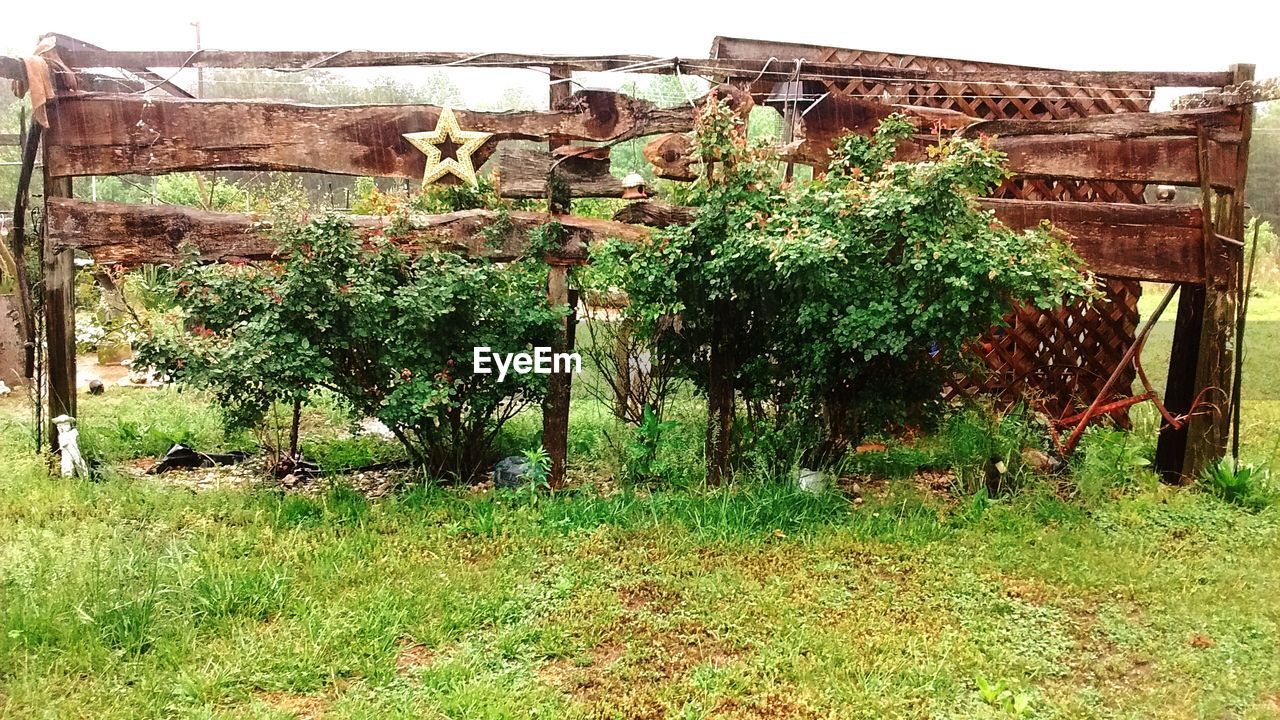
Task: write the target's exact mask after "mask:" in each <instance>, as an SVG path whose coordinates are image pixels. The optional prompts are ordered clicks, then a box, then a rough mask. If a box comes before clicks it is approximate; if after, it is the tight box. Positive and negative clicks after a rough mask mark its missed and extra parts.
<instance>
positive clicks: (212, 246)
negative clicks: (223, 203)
mask: <svg viewBox="0 0 1280 720" xmlns="http://www.w3.org/2000/svg"><path fill="white" fill-rule="evenodd" d="M350 219H351V221H352V223H353V224H354V225H355V226H356V229H357V232H358V233H359V234H360V235H361V236H363V237H373V236H377V235H385V233H386V232H387V230H388V227H389V225H390V219H389V218H385V217H372V216H351V218H350ZM553 219H554V220H555V221H557V222H559V223H561V224H562V225H564V227H565V230H566V234H567V239H566V240H565V242H564V244H563V247H562V248H561V249H560V250H558V251H557V252H555V253H553V255H552V258H553V259H555V260H557V261H560V262H564V263H578V262H584V261H586V259H587V252H588V247H589V246H590V245H591V244H592V243H596V242H600V241H603V240H604V239H606V238H610V237H616V238H619V239H622V240H627V241H630V242H640V241H642V240H644V239H645V238H647V237H648V235H649V231H648V229H647V228H644V227H637V226H634V225H627V224H624V223H620V222H614V221H610V220H599V219H595V218H583V217H577V216H573V215H564V216H556V217H554V218H553V217H552V216H549V215H546V214H544V213H535V212H523V211H512V212H510V213H508V214H507V215H506V218H505V219H503V218H502V217H500V216H499V214H498V213H496V212H494V211H491V210H463V211H459V212H454V213H448V214H444V215H422V216H414V217H413V218H412V219H411V225H412V229H411V230H409V231H408V232H407V233H405V234H404V235H401V236H398V237H394V238H392V240H393V241H394V242H395V243H396V244H397V245H399V246H401V247H402V248H404V249H406V250H410V251H412V250H414V249H422V250H427V249H430V250H440V251H448V252H457V253H460V254H463V255H467V256H471V257H477V258H486V259H489V260H494V261H505V260H512V259H514V258H516V257H519V256H520V255H522V254H523V253H524V252H525V251H526V250H527V249H528V245H529V241H528V233H529V231H530V230H532V229H534V228H536V227H539V226H541V225H545V224H546V223H547V222H549V221H551V220H553ZM507 220H509V221H510V222H509V223H508V222H506V221H507ZM498 222H502V223H503V224H506V225H507V228H506V230H505V232H504V233H503V234H502V236H501V237H500V238H496V239H494V238H490V237H487V234H486V233H485V232H484V231H485V229H486V228H489V227H491V226H492V225H494V224H495V223H498ZM47 223H48V228H49V236H50V238H51V249H52V250H54V251H58V250H63V249H67V248H76V249H81V250H84V251H85V252H87V253H89V254H90V255H91V256H92V257H93V258H94V259H95V260H96V261H98V262H100V263H105V264H114V265H122V266H126V267H135V266H138V265H142V264H144V263H161V264H163V263H170V264H171V263H176V262H180V261H181V260H182V259H184V257H186V256H187V250H188V248H190V249H192V250H195V251H196V252H197V254H198V256H199V258H200V260H202V261H206V262H226V261H237V260H264V259H271V258H275V257H277V256H278V252H279V251H278V248H277V246H276V244H275V243H274V242H272V241H271V240H270V239H269V238H268V237H267V236H266V231H267V230H269V229H270V224H269V223H267V222H264V221H263V220H262V219H261V218H258V217H255V216H253V215H242V214H239V213H221V212H206V211H203V210H195V209H192V208H185V207H177V206H168V205H131V204H122V203H108V202H96V203H95V202H87V201H84V200H73V199H69V198H56V199H54V198H51V199H50V200H49V203H48V219H47Z"/></svg>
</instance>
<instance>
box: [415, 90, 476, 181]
mask: <svg viewBox="0 0 1280 720" xmlns="http://www.w3.org/2000/svg"><path fill="white" fill-rule="evenodd" d="M491 137H493V135H492V134H491V133H485V132H475V131H471V130H463V129H462V128H461V127H459V126H458V118H456V117H454V115H453V110H452V109H450V108H447V107H446V108H442V109H441V110H440V118H439V119H438V120H436V129H435V130H431V131H430V132H415V133H405V134H404V139H405V140H408V141H409V143H410V144H412V145H413V146H414V147H416V148H418V149H419V150H421V151H422V152H423V154H425V155H426V156H427V169H426V172H424V173H423V175H422V184H423V185H430V184H431V183H433V182H435V181H437V180H439V179H440V178H442V177H444V176H445V175H453V176H454V177H456V178H459V179H460V180H462V181H463V182H466V183H469V184H470V185H473V186H474V185H476V184H477V183H478V180H477V179H476V168H475V164H474V163H472V161H471V156H472V155H473V154H474V153H475V152H476V150H479V149H480V146H481V145H484V144H485V142H486V141H487V140H488V139H489V138H491Z"/></svg>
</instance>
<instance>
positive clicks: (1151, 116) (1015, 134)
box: [645, 94, 1239, 189]
mask: <svg viewBox="0 0 1280 720" xmlns="http://www.w3.org/2000/svg"><path fill="white" fill-rule="evenodd" d="M894 112H901V110H900V109H898V108H895V107H893V106H889V105H884V104H881V103H876V102H870V101H867V100H860V99H856V98H848V97H843V96H839V95H834V94H832V95H828V96H827V97H824V98H823V99H822V100H821V101H819V102H818V103H816V104H815V105H814V106H813V107H812V108H811V109H810V110H809V111H808V112H806V113H805V114H804V115H802V116H801V118H800V127H799V132H798V138H797V140H796V141H795V142H793V143H790V144H789V145H787V146H786V147H785V148H784V149H783V157H785V158H786V159H787V160H789V161H791V162H799V163H804V164H808V165H813V166H815V167H824V166H825V165H826V163H827V159H828V157H829V153H830V151H831V149H832V148H833V147H834V146H835V142H836V140H837V139H838V138H839V137H841V136H843V135H846V134H848V133H850V132H857V133H860V134H864V135H866V134H869V133H871V132H873V131H874V129H875V127H876V126H877V125H879V123H880V122H881V121H882V120H884V118H886V117H888V116H889V115H890V114H892V113H894ZM904 114H905V115H906V116H907V118H908V119H909V120H910V121H912V122H913V123H914V124H915V125H916V127H917V129H918V131H920V134H919V135H917V136H916V137H915V138H914V139H913V140H912V141H910V142H907V143H903V145H902V146H900V151H899V154H898V159H899V160H921V159H924V158H925V157H926V154H925V152H924V151H925V149H926V148H927V147H928V146H929V145H932V144H934V143H936V141H937V137H938V136H937V135H935V134H932V133H931V132H929V131H930V130H932V129H933V128H934V127H939V128H945V127H946V126H947V125H948V124H950V125H952V126H955V124H956V123H957V122H958V120H960V119H963V118H964V116H962V115H958V114H952V115H947V116H944V117H934V116H931V115H928V114H922V113H918V112H915V111H913V110H908V111H907V112H905V113H904ZM1238 121H1239V114H1238V113H1237V112H1236V111H1234V110H1227V111H1224V110H1217V111H1189V112H1178V113H1129V114H1121V115H1110V116H1105V117H1095V118H1086V119H1081V120H1046V121H1029V120H1009V121H993V122H981V123H974V124H967V123H966V124H965V125H964V126H963V128H962V129H961V130H960V134H961V135H967V136H978V135H986V134H991V135H993V137H992V138H991V144H992V146H993V147H994V148H995V149H997V150H999V151H1001V152H1003V153H1005V154H1006V155H1007V156H1008V159H1007V161H1006V163H1005V165H1006V167H1007V168H1008V169H1009V171H1010V172H1013V173H1016V174H1018V175H1023V176H1030V177H1048V178H1063V179H1075V180H1109V181H1117V182H1130V181H1133V182H1142V183H1165V184H1170V185H1190V186H1198V185H1199V184H1200V174H1199V164H1198V159H1197V147H1196V132H1197V129H1198V128H1199V127H1205V128H1206V129H1208V131H1209V134H1210V137H1215V134H1216V137H1217V138H1218V139H1219V140H1210V143H1209V145H1210V153H1209V157H1210V178H1211V182H1212V184H1213V186H1214V187H1216V188H1225V189H1232V188H1234V186H1235V184H1236V178H1235V172H1236V165H1235V159H1236V157H1235V156H1236V152H1235V148H1236V145H1235V144H1233V143H1229V142H1222V140H1227V139H1238V131H1237V130H1233V129H1232V128H1233V127H1235V126H1234V125H1233V123H1238ZM1083 130H1088V131H1089V132H1080V131H1083ZM988 131H992V132H988ZM692 152H693V149H692V145H691V144H690V143H688V142H685V141H682V140H681V138H680V137H679V136H667V137H661V138H658V139H656V140H654V141H653V142H652V143H651V145H650V147H649V148H647V149H646V152H645V156H646V158H648V159H649V161H650V163H651V164H652V165H653V166H654V168H655V172H656V173H657V174H658V176H659V177H666V178H669V179H672V180H692V179H693V178H694V177H696V176H697V170H696V169H695V168H694V167H693V166H694V164H695V163H694V162H693V160H692V158H691V157H690V155H691V154H692Z"/></svg>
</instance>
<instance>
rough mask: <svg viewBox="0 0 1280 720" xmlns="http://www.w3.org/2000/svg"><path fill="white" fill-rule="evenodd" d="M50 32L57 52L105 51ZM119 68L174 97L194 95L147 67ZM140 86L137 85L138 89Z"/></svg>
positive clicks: (81, 41)
mask: <svg viewBox="0 0 1280 720" xmlns="http://www.w3.org/2000/svg"><path fill="white" fill-rule="evenodd" d="M51 34H52V35H53V36H54V38H56V42H57V44H58V52H59V53H62V52H67V51H71V50H87V51H100V52H105V51H104V50H103V49H102V48H100V47H98V46H97V45H93V44H90V43H87V42H85V41H83V40H77V39H76V38H73V37H71V36H69V35H62V34H60V33H51ZM121 69H123V70H125V71H126V72H128V73H130V74H131V75H135V76H137V77H138V78H140V79H142V80H145V81H146V82H147V83H150V84H151V85H153V86H154V87H156V88H159V89H161V90H164V91H165V92H167V93H169V94H170V95H173V96H174V97H184V98H194V97H195V95H192V94H191V93H189V92H187V91H186V89H184V88H182V87H179V86H177V85H175V84H173V83H172V82H170V81H169V80H168V79H167V78H165V77H163V76H161V75H160V74H158V73H155V72H152V71H151V70H148V69H147V68H145V67H142V66H141V65H137V66H125V67H122V68H121ZM141 88H142V86H141V85H139V89H141ZM118 91H119V90H117V92H118Z"/></svg>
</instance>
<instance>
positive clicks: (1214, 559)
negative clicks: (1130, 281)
mask: <svg viewBox="0 0 1280 720" xmlns="http://www.w3.org/2000/svg"><path fill="white" fill-rule="evenodd" d="M1148 302H1150V300H1144V307H1147V305H1146V303H1148ZM1254 307H1255V315H1254V316H1253V317H1254V320H1255V321H1257V320H1258V319H1259V318H1266V317H1268V313H1271V314H1273V315H1280V302H1278V301H1277V300H1276V299H1275V297H1274V296H1272V297H1270V298H1267V299H1264V300H1263V301H1262V302H1259V303H1258V304H1256V305H1255V306H1254ZM1273 319H1276V318H1273ZM1170 320H1171V318H1170ZM1166 327H1167V326H1166V324H1165V323H1162V325H1161V328H1159V329H1158V330H1157V332H1158V333H1160V332H1164V331H1165V328H1166ZM1251 333H1254V334H1251V336H1250V346H1249V350H1248V352H1249V354H1248V355H1247V357H1246V372H1247V373H1250V374H1249V375H1248V376H1247V378H1246V383H1245V391H1246V394H1247V396H1248V397H1247V400H1246V404H1245V408H1246V411H1245V416H1244V417H1245V422H1244V427H1245V445H1244V449H1245V457H1246V459H1250V460H1252V461H1254V462H1263V461H1268V460H1274V459H1275V458H1276V452H1275V448H1276V445H1277V442H1278V441H1277V438H1276V433H1277V430H1276V426H1277V424H1278V423H1277V420H1280V418H1277V416H1280V407H1277V405H1276V401H1275V400H1274V399H1272V398H1271V397H1268V395H1267V391H1268V389H1269V388H1267V386H1266V373H1268V372H1270V371H1269V370H1268V369H1267V367H1268V366H1267V365H1266V358H1267V357H1270V358H1274V357H1275V356H1276V348H1277V344H1276V337H1275V335H1274V331H1273V330H1272V329H1270V328H1269V327H1268V326H1267V325H1266V324H1265V323H1264V322H1255V324H1254V325H1252V326H1251ZM1158 337H1159V335H1158V336H1157V338H1158ZM1159 348H1160V344H1159V342H1158V340H1153V342H1152V344H1151V346H1150V347H1149V349H1148V355H1149V358H1148V363H1147V365H1148V370H1149V371H1151V372H1152V374H1153V375H1157V374H1158V375H1160V376H1161V377H1162V376H1163V364H1162V362H1160V361H1158V360H1153V359H1152V357H1153V356H1156V355H1158V353H1159V352H1160V350H1159ZM1165 352H1166V353H1167V350H1166V351H1165ZM1153 380H1155V381H1156V382H1157V383H1159V382H1160V380H1157V379H1156V378H1154V377H1153ZM80 402H81V414H82V415H83V420H82V438H83V440H84V443H85V447H86V449H87V451H88V452H89V454H90V455H91V456H92V457H93V458H94V459H95V460H97V461H99V462H100V463H101V467H102V471H101V472H100V475H99V479H98V481H82V480H75V481H68V480H63V479H59V478H51V477H49V475H48V473H47V470H46V468H45V465H44V462H43V461H42V460H41V459H39V458H37V457H36V456H34V455H33V454H32V453H31V452H30V445H31V439H30V429H29V426H28V423H27V420H26V416H25V408H24V406H23V404H22V401H21V400H20V399H18V398H14V397H10V398H8V399H6V400H4V401H3V402H0V466H3V468H4V469H5V472H4V473H2V474H0V717H5V718H8V717H13V718H40V717H48V718H62V717H94V718H99V717H101V718H131V719H132V718H170V717H178V718H233V717H235V718H240V717H250V718H290V717H297V718H321V717H323V718H384V717H389V718H395V717H406V718H407V717H415V718H416V717H448V718H525V717H542V718H613V717H619V718H631V717H634V718H657V717H676V718H702V717H716V718H827V717H830V718H882V717H890V718H894V717H898V718H917V717H939V718H1009V717H1016V716H1017V712H1016V710H1015V708H1014V705H1013V703H1012V701H1011V700H1005V701H1002V700H998V699H996V698H995V694H996V692H995V691H994V690H989V691H988V692H986V693H984V691H983V690H982V688H981V686H980V682H979V680H980V679H981V680H982V683H981V685H982V686H986V687H989V688H997V689H1008V690H1009V694H1008V695H1007V696H1006V697H1007V698H1013V697H1018V698H1020V703H1025V705H1026V707H1025V710H1024V712H1023V715H1024V716H1026V717H1036V718H1117V717H1120V718H1148V717H1162V718H1163V717H1170V718H1196V717H1208V718H1223V717H1239V718H1267V717H1280V603H1277V602H1276V598H1277V597H1280V506H1277V505H1275V504H1273V503H1272V504H1268V503H1262V502H1252V501H1251V502H1248V503H1240V502H1238V499H1235V498H1234V495H1233V494H1232V492H1234V491H1232V492H1227V490H1230V489H1231V488H1232V487H1234V486H1231V485H1227V484H1224V483H1225V482H1226V480H1225V479H1220V481H1219V482H1218V484H1216V485H1215V484H1213V483H1210V482H1208V481H1206V484H1205V485H1204V486H1203V488H1201V487H1188V488H1169V487H1166V486H1163V485H1161V484H1160V483H1158V482H1156V481H1155V480H1154V478H1153V476H1152V473H1151V470H1150V467H1149V462H1150V456H1151V453H1152V450H1153V446H1154V436H1153V434H1152V433H1153V427H1154V422H1153V417H1152V418H1144V417H1143V416H1142V415H1141V414H1140V415H1139V417H1138V423H1137V425H1138V429H1137V430H1136V431H1135V432H1133V433H1123V432H1119V431H1116V430H1111V429H1107V428H1094V429H1091V430H1090V431H1089V432H1088V433H1086V435H1085V437H1084V439H1083V441H1082V444H1081V450H1080V452H1079V453H1078V454H1077V455H1076V456H1075V457H1074V458H1073V459H1072V462H1071V466H1070V468H1069V471H1068V472H1067V473H1065V474H1061V475H1056V476H1040V475H1034V474H1032V473H1029V472H1028V471H1027V470H1026V469H1025V468H1022V467H1021V466H1020V465H1019V461H1018V452H1019V449H1020V447H1021V446H1022V445H1023V444H1025V443H1029V442H1033V441H1034V437H1035V436H1036V434H1037V432H1038V431H1037V429H1036V428H1035V427H1034V425H1033V424H1031V423H1029V422H1028V421H1027V420H1026V419H1024V418H1022V417H1020V416H1017V415H1010V416H1005V417H1004V418H1002V419H996V420H993V419H991V418H989V417H987V416H985V415H983V414H982V413H977V412H966V413H962V414H960V415H957V416H956V417H954V418H952V419H951V420H950V421H949V422H947V423H946V424H944V426H943V427H942V428H941V429H940V431H939V432H938V433H937V434H935V435H933V436H930V437H926V438H924V439H922V440H920V441H918V442H916V443H914V444H910V445H908V444H903V443H894V442H890V443H889V447H888V448H887V449H886V450H885V451H884V452H883V453H873V454H869V455H866V456H859V457H858V458H857V459H856V460H855V461H853V462H851V463H850V465H849V468H848V469H849V470H850V471H856V472H858V473H861V474H870V475H872V476H874V477H875V478H879V479H871V480H864V481H863V485H864V487H863V488H862V495H861V499H860V501H859V502H853V501H851V500H850V499H849V498H847V497H846V496H844V495H841V494H839V493H830V494H827V495H823V496H817V497H815V496H810V495H806V494H802V493H799V492H797V491H795V490H793V489H792V488H791V486H790V484H789V483H787V482H783V481H781V478H779V477H776V476H773V477H771V475H770V471H769V470H768V469H767V468H765V469H756V470H752V471H750V472H747V473H745V475H746V477H744V478H743V479H742V480H740V481H739V482H737V483H736V484H734V485H733V486H731V487H727V488H723V489H707V488H705V487H703V486H701V484H700V482H699V480H698V477H699V467H700V462H701V457H700V455H699V450H698V447H699V443H700V438H701V435H702V419H701V417H700V414H699V413H698V411H697V409H696V407H695V406H694V405H693V404H691V403H679V404H677V406H676V408H675V412H674V413H673V415H672V417H674V418H675V419H677V420H678V421H679V425H678V426H677V428H675V429H674V430H672V431H671V433H670V434H669V435H668V436H667V437H666V438H665V440H664V443H663V444H662V446H661V450H660V452H659V456H658V458H657V459H656V460H655V466H656V467H658V468H659V469H660V474H661V475H662V476H663V477H664V478H666V479H667V482H666V484H664V485H662V486H661V487H650V486H636V487H631V486H626V485H619V484H617V483H616V482H613V481H611V480H610V479H609V478H610V477H611V476H612V475H614V474H615V473H616V471H617V469H618V456H619V450H618V447H619V444H620V443H621V442H623V441H624V440H625V437H626V433H625V432H623V431H622V430H620V429H619V428H618V427H616V426H615V425H614V424H613V423H612V422H611V421H610V419H609V417H608V413H607V412H606V411H605V410H604V408H602V407H601V406H600V405H599V404H598V403H595V402H593V401H591V399H590V398H585V397H579V398H577V400H576V401H575V404H574V407H573V416H572V422H573V424H572V427H571V435H570V447H571V451H572V452H573V457H574V463H573V465H572V467H571V476H574V477H577V478H579V479H580V480H582V481H583V484H582V485H581V486H579V487H576V488H575V489H573V490H570V491H566V492H561V493H559V494H556V495H554V496H545V495H542V496H536V497H530V496H528V495H527V494H525V493H523V492H520V491H505V492H493V491H488V492H472V491H469V490H464V489H457V490H454V489H443V488H439V487H436V486H434V485H431V484H428V483H426V482H422V481H416V482H414V483H412V484H411V485H410V486H409V487H407V488H405V489H404V490H403V491H401V492H399V493H395V494H392V495H390V496H387V497H384V498H382V499H380V500H377V501H369V500H367V499H365V498H364V497H362V496H360V495H359V494H358V493H356V492H354V491H352V490H350V489H348V488H347V487H346V486H345V485H344V484H343V479H342V477H341V476H340V475H339V476H337V477H333V478H331V480H332V483H333V484H332V486H331V488H330V489H329V490H328V491H327V492H323V493H321V494H320V495H318V496H314V497H311V496H303V495H299V494H292V493H281V492H277V491H275V490H272V489H269V488H264V489H258V490H250V491H244V490H227V489H223V490H209V491H203V492H199V493H193V492H191V491H189V490H187V489H185V488H180V487H176V486H168V485H164V484H162V483H161V482H157V481H149V480H146V481H140V480H133V479H129V478H127V477H125V476H124V475H122V474H121V473H119V472H118V470H117V468H118V467H119V466H120V464H121V463H127V462H131V461H132V460H133V459H134V458H138V457H141V456H147V455H155V454H159V453H162V452H164V450H166V449H167V447H168V444H169V443H171V442H174V441H185V442H190V443H192V444H193V445H194V446H196V447H198V448H201V449H209V450H215V449H218V450H221V449H234V448H245V447H250V446H252V445H253V444H254V439H253V438H252V437H249V436H246V435H243V434H232V435H230V436H226V435H224V433H223V432H222V430H221V426H220V424H219V422H218V417H217V414H216V412H215V411H214V410H212V409H211V408H210V407H209V405H208V404H207V403H206V402H205V401H204V399H203V398H202V396H201V395H199V394H198V393H177V392H174V391H172V390H160V391H144V390H129V391H126V390H115V389H112V390H111V391H109V392H108V394H107V395H105V396H102V397H91V396H81V398H80ZM1144 412H1145V411H1144ZM1266 418H1272V419H1271V420H1270V421H1268V420H1267V419H1266ZM1268 423H1270V424H1268ZM304 424H305V427H306V435H307V440H306V442H305V443H304V447H306V448H307V451H308V453H309V454H310V455H311V456H312V457H315V458H318V459H320V460H321V461H322V462H324V463H325V464H326V465H327V466H330V467H344V466H351V465H358V464H363V463H365V462H370V461H377V460H383V459H390V458H394V457H398V454H397V452H396V450H395V449H394V448H392V447H389V446H387V445H386V444H382V443H379V442H377V441H374V440H370V439H368V438H360V437H351V436H350V435H349V433H348V432H347V431H348V430H349V427H348V425H347V421H346V420H345V419H344V418H343V417H342V413H341V409H340V408H337V407H333V406H331V403H326V402H322V403H319V407H317V408H311V409H309V410H308V412H307V414H306V416H305V423H304ZM538 433H539V420H538V417H537V413H536V412H533V413H529V414H526V415H522V416H520V417H518V418H517V419H516V420H515V421H514V422H513V424H512V426H511V427H510V428H509V429H508V431H507V432H506V433H505V434H504V436H503V439H502V443H503V450H504V452H518V451H520V450H523V449H527V448H529V447H531V446H533V445H536V443H537V440H538ZM992 457H998V458H1001V459H1005V460H1007V461H1008V463H1009V464H1010V467H1011V471H1010V474H1009V478H1010V482H1009V483H1008V484H1007V485H1005V486H1004V489H1006V490H1011V492H1007V493H1005V494H1001V495H999V496H998V497H994V498H993V497H990V496H989V494H988V493H987V492H986V491H985V490H983V489H979V487H980V486H981V484H982V478H981V474H980V467H981V465H982V463H985V462H988V461H989V460H990V458H992ZM921 467H932V468H953V469H954V470H955V471H956V473H957V475H958V477H959V480H960V483H961V485H963V486H964V487H966V488H968V490H967V491H966V492H969V494H966V492H961V493H956V494H948V493H939V492H937V491H936V489H926V488H924V487H923V486H922V484H921V483H920V481H919V480H918V479H917V478H916V477H914V473H915V471H916V469H917V468H921ZM974 490H976V492H970V491H974ZM1250 497H1251V498H1252V497H1253V496H1252V495H1251V496H1250Z"/></svg>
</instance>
